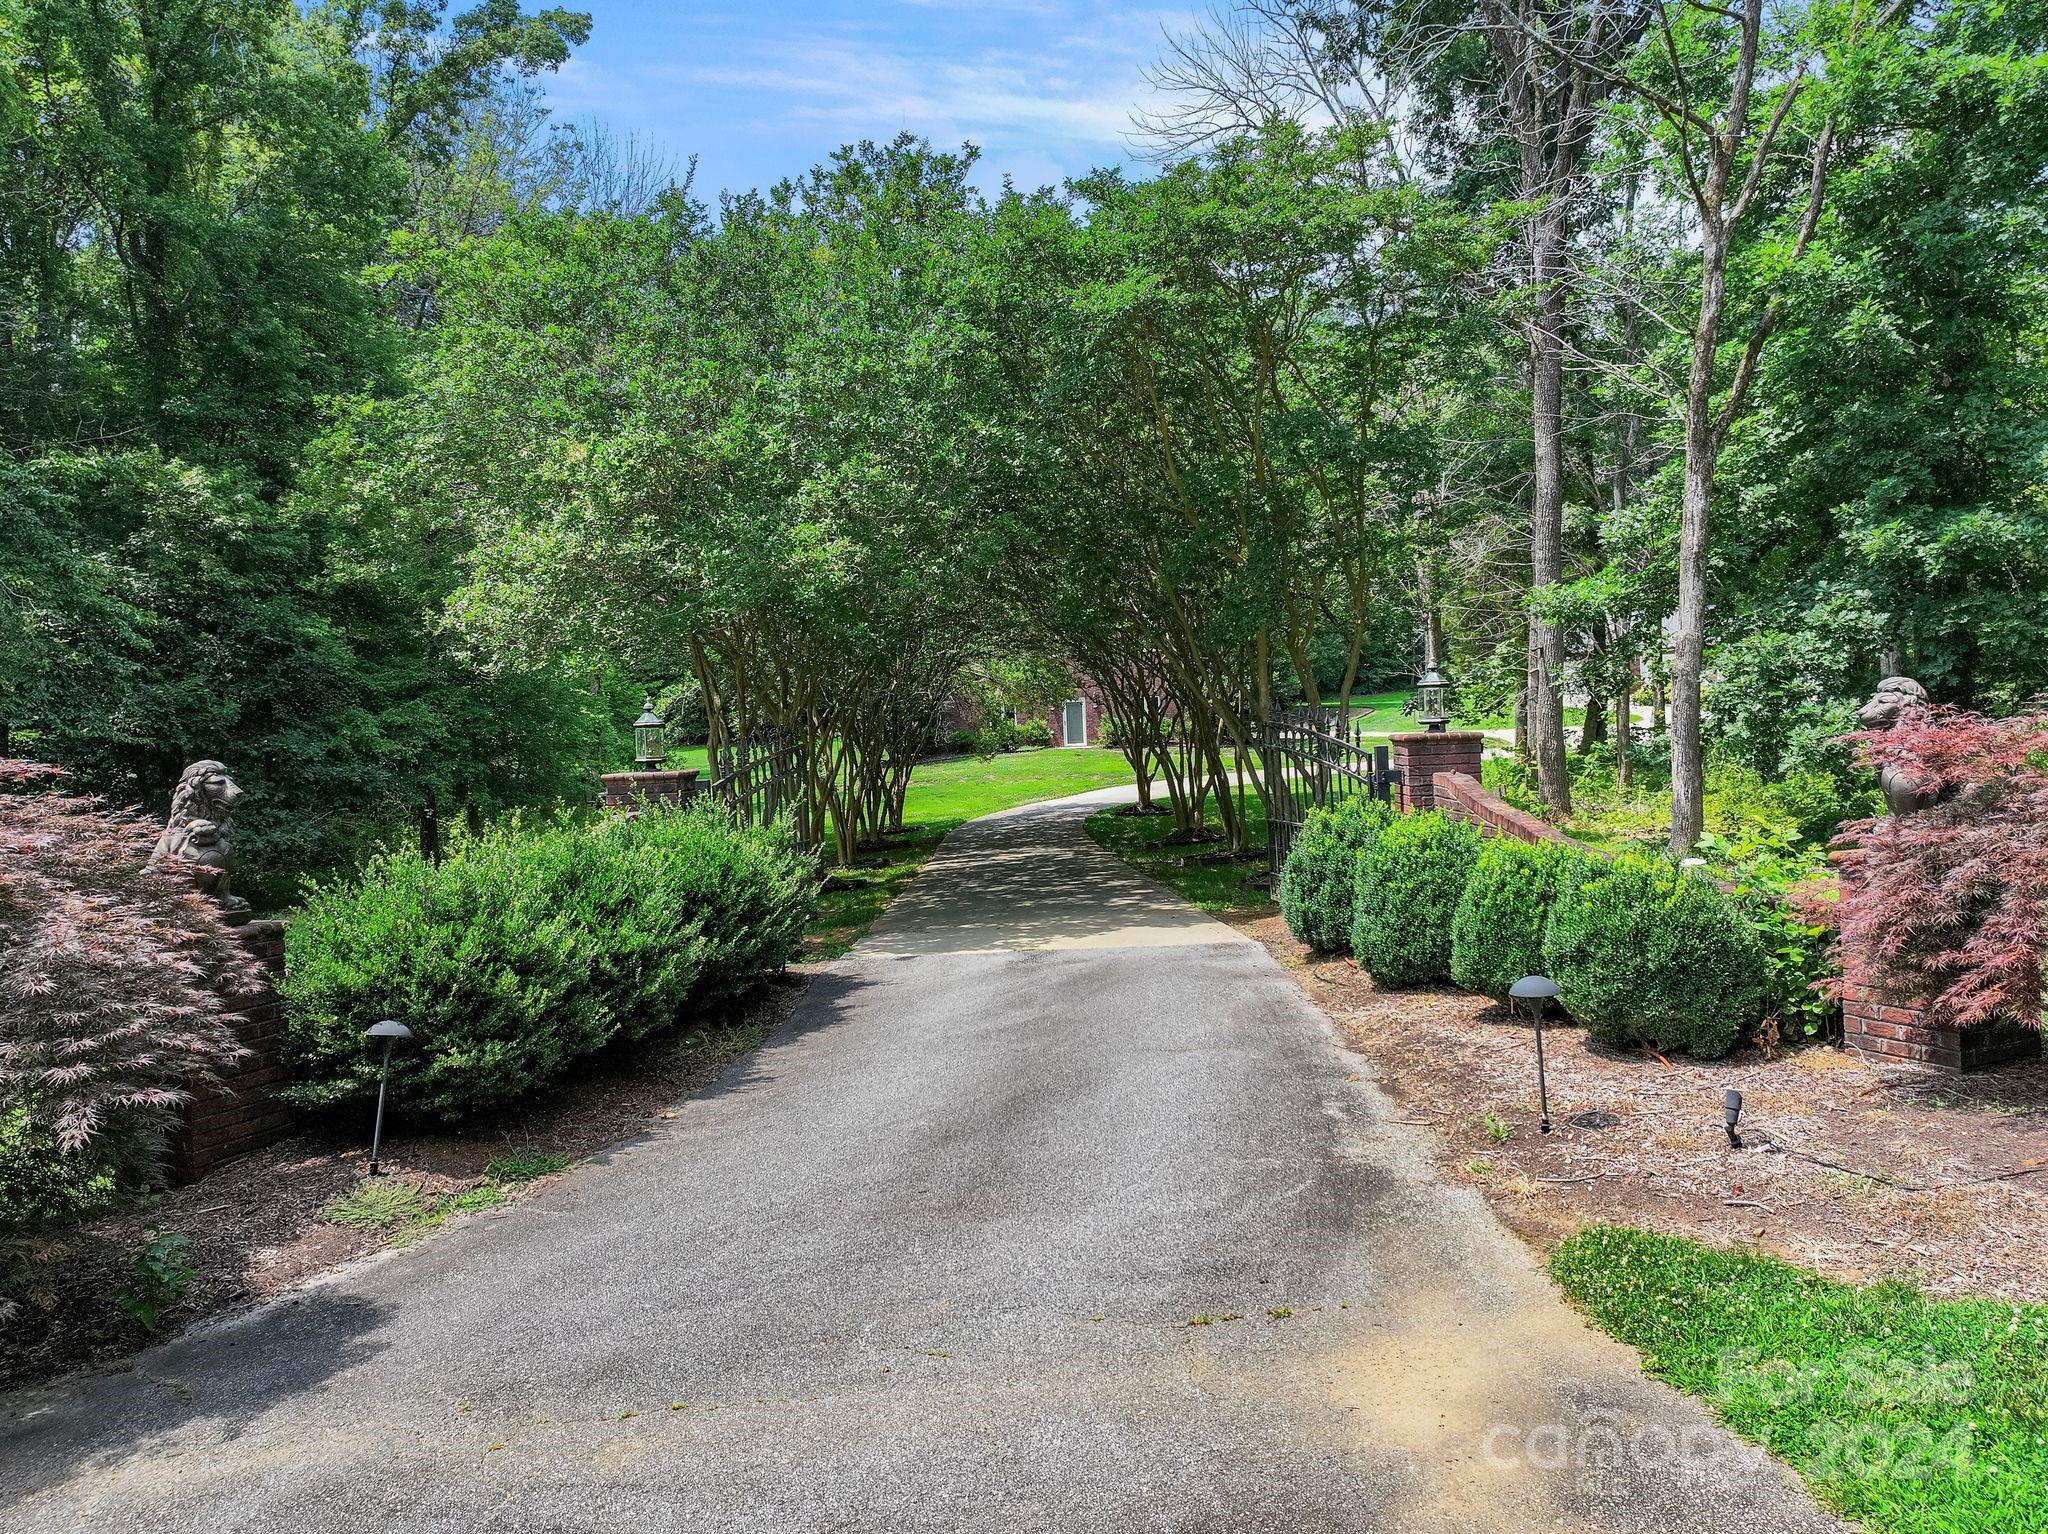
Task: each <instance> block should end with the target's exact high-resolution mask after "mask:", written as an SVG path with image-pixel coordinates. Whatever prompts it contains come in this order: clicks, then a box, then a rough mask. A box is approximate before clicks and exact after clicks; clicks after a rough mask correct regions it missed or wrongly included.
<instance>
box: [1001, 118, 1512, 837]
mask: <svg viewBox="0 0 2048 1534" xmlns="http://www.w3.org/2000/svg"><path fill="white" fill-rule="evenodd" d="M1370 131H1372V130H1351V129H1343V130H1333V131H1330V132H1325V133H1314V132H1310V131H1307V130H1304V129H1302V128H1300V127H1298V126H1296V125H1293V124H1289V123H1284V122H1280V123H1275V124H1273V125H1272V126H1270V127H1269V128H1268V129H1266V130H1265V131H1262V132H1261V133H1259V134H1256V135H1252V136H1248V137H1242V138H1232V139H1228V140H1224V141H1222V142H1219V143H1217V144H1216V145H1214V146H1213V147H1212V148H1211V149H1210V150H1208V151H1207V152H1206V153H1204V154H1203V155H1202V156H1200V157H1199V158H1195V159H1188V160H1183V161H1180V162H1177V163H1176V164H1174V165H1172V166H1170V167H1168V168H1167V170H1166V171H1165V172H1164V173H1163V174H1161V175H1160V176H1158V177H1156V178H1154V179H1151V180H1146V181H1137V180H1132V179H1130V178H1128V177H1126V176H1124V175H1121V174H1118V173H1114V172H1105V173H1101V174H1098V175H1095V176H1092V177H1088V178H1085V179H1083V180H1081V181H1079V182H1076V183H1075V184H1074V186H1073V189H1072V190H1073V196H1074V199H1075V200H1074V202H1073V204H1072V205H1071V206H1068V207H1061V206H1060V205H1059V204H1058V203H1057V201H1056V200H1049V199H1043V198H1038V199H1013V200H1012V202H1011V203H1010V204H1008V205H1006V206H1005V208H1004V209H1002V210H999V214H998V217H997V220H996V236H995V238H996V247H997V260H996V263H995V264H996V265H997V266H999V267H1000V268H1002V269H1004V270H1007V271H1009V272H1011V273H1013V274H1015V275H1014V280H1015V281H1016V282H1017V283H1018V284H1021V285H1023V286H1024V287H1025V289H1026V291H1027V292H1028V293H1036V294H1053V295H1056V296H1057V302H1050V303H1044V302H1042V303H1041V304H1040V305H1039V306H1038V307H1037V308H1035V307H1034V306H1033V304H1032V303H1031V302H1029V301H1028V300H1019V301H1018V303H1017V304H1016V305H1015V306H1014V307H1013V311H1012V318H1013V319H1014V318H1015V316H1016V315H1019V314H1021V315H1027V316H1032V318H1033V322H1034V324H1036V330H1035V333H1036V334H1037V335H1038V336H1039V337H1040V338H1041V339H1042V342H1043V345H1042V348H1041V353H1040V355H1039V356H1038V357H1037V359H1036V362H1035V365H1034V366H1033V367H1032V368H1031V369H1029V370H1015V369H1013V370H1012V372H1011V374H1010V375H1009V376H1010V377H1011V381H1012V383H1013V385H1014V386H1016V387H1018V388H1020V390H1021V391H1022V393H1023V395H1024V396H1025V397H1024V398H1022V399H1020V402H1019V406H1018V408H1019V409H1020V411H1022V412H1024V413H1025V414H1026V415H1027V416H1028V418H1029V419H1031V420H1032V421H1033V422H1034V429H1035V431H1036V432H1037V433H1038V434H1039V436H1040V438H1041V439H1042V441H1043V442H1044V443H1046V444H1049V446H1048V447H1047V449H1046V455H1047V458H1048V460H1049V461H1050V462H1051V463H1053V464H1055V465H1056V466H1057V468H1056V472H1050V473H1048V474H1047V475H1046V476H1045V482H1046V483H1047V484H1049V485H1050V486H1051V493H1049V494H1045V495H1042V496H1040V497H1038V498H1036V499H1035V500H1034V502H1033V505H1034V506H1035V507H1037V508H1038V511H1039V514H1040V515H1042V516H1044V517H1045V518H1046V519H1047V522H1046V525H1045V527H1044V528H1043V529H1042V536H1041V538H1040V539H1039V543H1040V545H1041V546H1042V547H1043V548H1045V549H1048V550H1050V551H1051V552H1052V553H1053V555H1054V557H1055V558H1056V559H1059V560H1062V561H1063V563H1059V564H1056V565H1054V566H1052V567H1051V568H1050V569H1047V568H1045V567H1044V566H1039V567H1038V568H1035V569H1034V570H1033V571H1032V572H1031V573H1032V575H1033V576H1034V577H1036V578H1035V579H1034V580H1033V581H1032V582H1031V586H1032V588H1033V589H1034V590H1037V591H1055V592H1061V593H1062V594H1063V595H1062V597H1061V598H1060V599H1058V600H1061V601H1065V602H1068V603H1071V602H1072V600H1073V594H1074V593H1076V592H1087V593H1090V594H1091V596H1092V597H1093V599H1094V600H1095V601H1097V602H1098V603H1099V604H1100V607H1099V610H1097V611H1095V612H1093V613H1089V614H1084V615H1082V616H1080V617H1078V618H1077V617H1075V616H1074V615H1073V614H1071V613H1066V614H1049V615H1048V618H1047V627H1048V629H1049V630H1050V631H1051V633H1052V637H1053V638H1054V639H1055V640H1064V642H1065V643H1066V644H1067V645H1068V647H1069V648H1070V649H1072V650H1074V651H1075V652H1076V654H1075V659H1076V660H1077V661H1078V662H1080V663H1081V665H1082V666H1083V668H1084V669H1087V670H1089V671H1090V673H1091V674H1094V673H1096V672H1098V671H1099V672H1100V673H1101V674H1102V677H1101V679H1102V683H1103V685H1104V686H1105V687H1108V688H1111V689H1116V688H1118V687H1120V686H1125V685H1126V684H1128V686H1129V687H1130V688H1131V689H1133V690H1135V689H1136V688H1138V687H1140V686H1146V685H1149V687H1150V688H1151V689H1152V690H1154V691H1155V692H1156V693H1157V694H1158V695H1159V697H1160V698H1161V699H1163V700H1164V703H1165V704H1166V705H1167V706H1166V707H1164V708H1157V709H1153V710H1150V711H1148V710H1146V709H1145V708H1143V707H1142V706H1137V705H1135V704H1132V703H1128V702H1127V703H1125V704H1122V705H1120V707H1121V708H1122V709H1123V710H1125V713H1124V714H1120V718H1123V717H1128V719H1129V721H1130V724H1131V727H1132V728H1133V729H1134V730H1138V731H1158V732H1161V734H1162V736H1163V735H1164V733H1165V732H1167V731H1169V730H1170V731H1171V733H1172V735H1173V736H1174V737H1175V742H1174V743H1175V744H1176V745H1177V746H1178V748H1179V749H1180V751H1181V752H1182V753H1183V757H1182V760H1181V761H1179V762H1177V763H1175V764H1174V766H1173V767H1171V768H1168V767H1167V766H1166V765H1165V762H1164V757H1163V754H1162V752H1161V750H1160V749H1159V748H1160V746H1161V745H1163V744H1164V742H1163V740H1161V741H1158V742H1154V743H1152V746H1151V753H1150V759H1151V760H1153V761H1154V762H1157V763H1159V764H1160V772H1161V774H1162V775H1163V776H1164V777H1165V780H1166V784H1167V787H1168V790H1169V795H1170V797H1171V798H1172V799H1173V802H1174V808H1175V813H1176V815H1177V816H1178V817H1180V819H1181V822H1182V829H1184V830H1187V831H1193V830H1194V829H1195V827H1196V826H1198V825H1199V823H1200V806H1201V803H1202V800H1203V797H1204V796H1205V795H1206V796H1212V797H1213V800H1214V802H1215V803H1216V805H1217V809H1218V813H1219V816H1220V818H1221V822H1222V827H1223V833H1224V836H1225V838H1226V840H1227V842H1228V844H1229V848H1230V850H1233V851H1235V850H1239V849H1241V848H1242V846H1243V845H1244V839H1245V824H1244V818H1243V815H1242V813H1241V811H1240V809H1239V807H1238V800H1239V797H1240V795H1241V793H1242V792H1243V790H1242V787H1241V786H1240V784H1239V782H1238V780H1237V777H1236V775H1235V773H1234V771H1233V765H1234V764H1243V765H1244V766H1246V767H1247V768H1249V767H1250V765H1251V762H1252V760H1253V757H1254V753H1255V752H1256V747H1257V733H1258V726H1259V724H1260V722H1261V721H1262V720H1264V719H1265V718H1267V717H1270V715H1271V713H1272V712H1273V710H1274V708H1275V707H1276V705H1277V703H1278V702H1280V701H1284V700H1278V699H1276V697H1275V695H1274V677H1275V674H1276V671H1277V670H1278V668H1279V667H1280V666H1281V665H1282V664H1283V663H1285V664H1286V665H1287V666H1288V667H1289V668H1290V669H1291V671H1292V674H1293V676H1294V677H1295V678H1297V679H1298V681H1299V684H1300V685H1301V686H1302V688H1303V689H1304V693H1305V697H1306V700H1307V701H1308V702H1310V703H1322V702H1329V703H1333V704H1337V705H1340V706H1342V705H1347V704H1348V702H1349V698H1350V694H1351V691H1352V688H1353V686H1354V685H1355V684H1356V682H1357V680H1358V675H1359V660H1360V657H1361V655H1362V654H1363V653H1364V650H1365V646H1366V644H1367V641H1368V638H1369V637H1371V635H1372V633H1373V626H1374V625H1375V624H1376V623H1377V622H1380V621H1382V620H1383V619H1384V617H1385V616H1386V609H1385V607H1384V606H1383V605H1382V603H1381V602H1380V595H1381V592H1382V591H1383V589H1384V585H1385V583H1386V581H1387V579H1388V571H1389V569H1390V568H1392V567H1394V566H1395V565H1398V563H1399V561H1398V560H1394V559H1393V555H1394V552H1395V550H1396V549H1397V547H1398V545H1399V542H1400V540H1401V538H1402V537H1403V536H1404V534H1405V531H1406V529H1407V526H1408V523H1409V522H1410V520H1411V519H1412V517H1413V515H1414V511H1415V508H1416V506H1417V505H1418V503H1419V501H1420V500H1421V499H1422V497H1423V495H1424V492H1425V490H1426V489H1427V487H1429V486H1430V485H1432V484H1434V483H1435V481H1436V477H1437V476H1436V465H1435V461H1434V436H1433V431H1432V421H1433V413H1432V412H1433V393H1432V387H1431V386H1432V379H1433V367H1434V362H1435V358H1436V357H1437V356H1438V355H1439V353H1438V348H1439V347H1441V346H1442V345H1443V344H1444V343H1445V342H1446V341H1447V340H1448V339H1449V338H1450V335H1451V334H1453V333H1454V332H1455V328H1456V327H1457V325H1458V324H1459V323H1460V322H1461V315H1460V312H1459V309H1458V306H1457V281H1456V278H1457V276H1458V275H1459V274H1460V273H1461V272H1463V271H1464V270H1467V269H1469V267H1470V266H1471V265H1472V264H1474V263H1475V262H1476V261H1477V260H1479V259H1481V258H1482V256H1483V249H1484V239H1483V236H1482V235H1481V234H1480V233H1479V232H1477V231H1475V230H1474V228H1473V227H1472V226H1471V225H1470V224H1469V222H1468V221H1466V220H1465V219H1463V218H1462V217H1460V216H1458V215H1457V214H1456V213H1455V212H1454V211H1453V210H1451V209H1450V208H1448V207H1447V206H1446V205H1445V204H1443V203H1441V202H1440V201H1438V200H1436V199H1433V198H1431V197H1429V196H1427V195H1425V194H1423V193H1421V192H1419V191H1417V190H1415V189H1413V188H1411V187H1407V186H1404V185H1402V184H1400V182H1399V181H1398V179H1397V178H1394V177H1391V176H1383V175H1381V174H1380V173H1379V172H1378V171H1377V170H1376V169H1374V167H1375V166H1376V165H1377V164H1378V163H1379V161H1378V157H1377V156H1376V155H1374V154H1372V153H1370V152H1365V151H1366V149H1367V147H1368V146H1363V145H1361V143H1360V142H1359V135H1360V133H1362V132H1370ZM1039 308H1043V309H1045V310H1048V311H1050V312H1049V313H1048V314H1047V315H1046V317H1045V319H1044V322H1043V323H1038V320H1037V316H1038V312H1039ZM1019 600H1020V601H1025V602H1029V601H1031V600H1033V595H1032V591H1030V590H1027V591H1024V592H1020V594H1019ZM1404 621H1405V620H1404ZM1331 633H1335V634H1336V635H1338V636H1340V638H1341V643H1342V646H1343V650H1344V655H1345V663H1344V665H1343V668H1342V674H1341V678H1340V680H1339V681H1338V685H1337V688H1336V694H1335V696H1334V697H1331V698H1328V699H1325V698H1324V697H1323V696H1322V692H1321V686H1320V684H1319V682H1318V679H1317V678H1318V668H1317V666H1316V664H1315V662H1314V660H1313V658H1312V653H1311V652H1312V651H1313V650H1314V649H1315V647H1316V645H1317V643H1318V641H1319V639H1320V638H1321V637H1323V636H1325V635H1327V634H1331ZM1083 652H1085V653H1083ZM1253 783H1254V787H1255V788H1256V787H1257V783H1258V780H1257V778H1256V775H1254V777H1253Z"/></svg>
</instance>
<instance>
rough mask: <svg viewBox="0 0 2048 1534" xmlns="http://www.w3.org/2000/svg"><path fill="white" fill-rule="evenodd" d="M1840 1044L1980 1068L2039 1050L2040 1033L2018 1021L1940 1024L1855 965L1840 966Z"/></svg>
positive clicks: (1887, 1056)
mask: <svg viewBox="0 0 2048 1534" xmlns="http://www.w3.org/2000/svg"><path fill="white" fill-rule="evenodd" d="M1842 1043H1843V1044H1844V1045H1845V1046H1846V1047H1847V1048H1850V1049H1853V1050H1855V1051H1857V1052H1858V1053H1859V1054H1863V1055H1874V1056H1876V1057H1877V1058H1879V1059H1880V1060H1890V1061H1896V1062H1897V1063H1899V1064H1901V1065H1931V1066H1936V1067H1939V1068H1940V1069H1943V1070H1950V1071H1981V1070H1988V1069H1989V1068H1990V1067H1992V1066H1994V1065H2004V1064H2007V1063H2008V1062H2010V1061H2014V1060H2031V1059H2033V1058H2034V1057H2035V1056H2037V1055H2039V1054H2040V1053H2041V1032H2040V1030H2039V1029H2038V1028H2028V1027H2025V1026H2023V1025H2021V1024H2019V1023H2000V1024H1996V1025H1991V1026H1983V1025H1980V1026H1978V1027H1975V1028H1944V1027H1941V1026H1940V1025H1939V1024H1936V1023H1930V1022H1929V1021H1928V1020H1927V1009H1926V1008H1925V1007H1924V1006H1922V1005H1920V1004H1919V1003H1918V1002H1914V1001H1909V1000H1907V999H1906V998H1905V997H1903V996H1899V995H1896V994H1894V993H1892V992H1889V991H1887V990H1885V989H1884V987H1883V985H1882V983H1881V982H1879V981H1878V980H1877V979H1876V977H1874V976H1872V975H1870V974H1868V973H1866V972H1864V971H1863V970H1862V969H1861V968H1860V967H1859V966H1854V965H1853V963H1845V965H1844V983H1843V986H1842Z"/></svg>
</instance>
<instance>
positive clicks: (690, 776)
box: [598, 767, 697, 810]
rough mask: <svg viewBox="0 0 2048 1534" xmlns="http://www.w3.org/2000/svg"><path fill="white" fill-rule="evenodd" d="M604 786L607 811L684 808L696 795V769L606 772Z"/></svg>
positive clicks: (602, 781) (601, 778)
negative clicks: (660, 806)
mask: <svg viewBox="0 0 2048 1534" xmlns="http://www.w3.org/2000/svg"><path fill="white" fill-rule="evenodd" d="M598 781H599V782H600V783H602V784H603V785H604V803H605V808H606V809H611V810H616V809H630V808H632V807H633V806H634V805H642V806H645V805H649V804H681V803H682V802H683V801H684V800H686V799H688V798H689V797H690V796H691V795H692V794H694V793H696V791H697V769H696V768H694V767H686V768H684V769H682V770H681V771H679V772H607V773H605V774H604V775H603V776H602V777H600V778H599V779H598Z"/></svg>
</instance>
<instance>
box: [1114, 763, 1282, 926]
mask: <svg viewBox="0 0 2048 1534" xmlns="http://www.w3.org/2000/svg"><path fill="white" fill-rule="evenodd" d="M1244 808H1245V818H1246V842H1247V844H1248V845H1249V846H1250V847H1251V849H1252V850H1251V852H1250V853H1249V854H1248V855H1247V856H1246V857H1244V858H1242V859H1240V860H1238V861H1236V862H1230V863H1217V862H1211V861H1208V859H1209V858H1210V857H1212V856H1213V855H1214V854H1215V852H1216V850H1217V846H1216V844H1215V843H1204V844H1202V845H1200V846H1194V847H1168V846H1163V845H1161V843H1162V842H1163V841H1164V840H1165V838H1166V837H1168V836H1170V835H1171V834H1172V833H1173V817H1172V816H1170V815H1119V814H1118V813H1117V812H1116V811H1115V810H1103V811H1100V812H1098V813H1097V814H1094V815H1090V816H1089V817H1088V819H1087V822H1086V824H1087V827H1088V834H1089V835H1090V836H1092V837H1094V838H1095V841H1096V844H1097V845H1098V846H1101V847H1104V848H1106V849H1108V850H1109V851H1111V852H1114V853H1115V854H1116V855H1117V856H1118V857H1120V858H1122V859H1123V860H1124V861H1125V862H1126V863H1128V864H1130V865H1131V867H1133V868H1135V869H1137V870H1138V872H1139V873H1141V874H1144V875H1145V876H1146V877H1147V878H1150V879H1157V880H1158V881H1159V882H1160V883H1161V884H1164V885H1165V886H1166V887H1167V888H1169V889H1171V890H1173V891H1174V892H1175V893H1177V894H1178V895H1180V896H1181V898H1182V899H1184V900H1186V901H1187V902H1189V904H1191V905H1195V906H1198V907H1200V908H1201V909H1202V910H1204V911H1211V912H1216V913H1218V914H1222V913H1232V914H1240V915H1260V916H1263V915H1265V914H1266V913H1268V912H1270V911H1273V910H1276V909H1277V907H1276V906H1275V905H1274V903H1273V898H1272V896H1271V895H1269V894H1268V893H1267V892H1266V891H1265V890H1264V889H1262V888H1257V887H1255V885H1254V882H1253V881H1255V880H1259V881H1263V879H1264V878H1265V875H1266V854H1265V850H1264V849H1265V843H1266V813H1265V810H1264V809H1263V808H1261V806H1260V804H1259V800H1258V796H1257V795H1256V794H1253V793H1251V792H1250V791H1249V790H1247V792H1246V793H1245V797H1244ZM1207 820H1208V825H1209V828H1210V829H1211V830H1221V829H1222V817H1221V816H1219V815H1218V814H1217V813H1216V806H1215V804H1214V802H1213V801H1212V802H1211V803H1210V805H1209V808H1208V816H1207Z"/></svg>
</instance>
